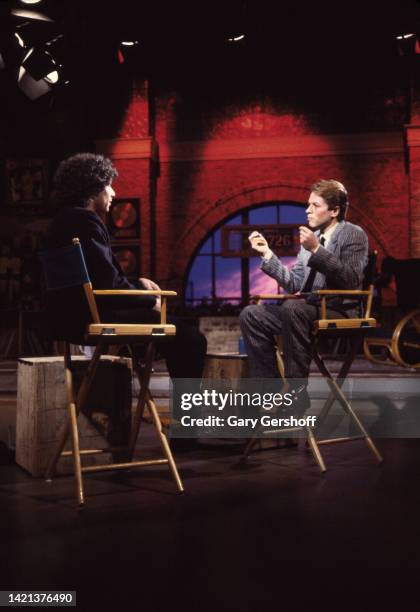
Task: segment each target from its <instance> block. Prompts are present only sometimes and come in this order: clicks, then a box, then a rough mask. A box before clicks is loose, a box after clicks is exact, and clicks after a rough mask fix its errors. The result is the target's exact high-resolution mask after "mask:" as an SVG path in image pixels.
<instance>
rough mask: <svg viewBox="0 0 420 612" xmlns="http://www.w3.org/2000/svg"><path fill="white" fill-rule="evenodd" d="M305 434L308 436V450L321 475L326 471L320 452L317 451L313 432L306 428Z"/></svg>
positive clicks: (317, 447)
mask: <svg viewBox="0 0 420 612" xmlns="http://www.w3.org/2000/svg"><path fill="white" fill-rule="evenodd" d="M306 431H307V434H308V444H309V448H310V449H311V451H312V454H313V456H314V459H315V461H316V462H317V464H318V467H319V469H320V471H321V474H324V473H325V472H326V471H327V468H326V466H325V463H324V459H323V457H322V455H321V451H320V450H319V446H318V444H317V441H316V438H315V436H314V432H313V431H312V429H311V428H310V427H307V428H306Z"/></svg>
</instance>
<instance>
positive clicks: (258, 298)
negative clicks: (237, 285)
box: [250, 293, 310, 304]
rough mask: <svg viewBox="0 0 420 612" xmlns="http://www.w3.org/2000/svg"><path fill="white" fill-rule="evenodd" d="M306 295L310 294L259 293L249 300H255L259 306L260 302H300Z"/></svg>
mask: <svg viewBox="0 0 420 612" xmlns="http://www.w3.org/2000/svg"><path fill="white" fill-rule="evenodd" d="M308 295H310V293H280V294H277V293H259V294H256V295H251V296H250V299H251V300H255V301H256V302H257V304H259V303H260V302H261V300H301V299H302V298H305V297H307V296H308Z"/></svg>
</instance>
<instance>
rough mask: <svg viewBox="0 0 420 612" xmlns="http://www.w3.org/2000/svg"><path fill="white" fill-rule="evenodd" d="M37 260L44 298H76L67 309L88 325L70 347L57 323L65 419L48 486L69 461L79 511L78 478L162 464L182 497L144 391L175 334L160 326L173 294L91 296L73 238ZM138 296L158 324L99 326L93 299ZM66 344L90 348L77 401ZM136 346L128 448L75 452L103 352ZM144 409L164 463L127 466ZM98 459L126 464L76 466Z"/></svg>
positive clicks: (94, 293) (164, 324) (165, 442)
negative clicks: (158, 350)
mask: <svg viewBox="0 0 420 612" xmlns="http://www.w3.org/2000/svg"><path fill="white" fill-rule="evenodd" d="M40 258H41V262H42V265H43V269H44V276H45V281H46V289H47V293H48V295H49V296H50V298H57V297H58V296H59V294H60V292H63V291H64V292H67V293H66V295H70V294H69V293H68V292H69V290H70V291H72V294H71V295H72V296H73V298H74V296H75V295H77V296H78V297H79V298H80V300H79V303H72V308H76V309H77V308H80V311H81V312H83V314H84V316H85V317H86V318H87V320H89V319H90V322H87V323H86V327H85V332H84V336H83V338H78V339H77V340H76V341H75V340H74V339H73V338H71V337H68V332H67V331H66V323H67V321H66V320H64V319H63V320H62V321H61V324H60V325H59V327H60V328H61V333H60V338H59V339H60V340H64V341H65V349H64V372H65V383H66V391H67V410H68V419H67V421H66V422H65V423H64V425H63V427H62V430H61V432H60V437H59V441H58V442H57V445H56V448H55V451H54V454H53V456H52V457H51V460H50V463H49V465H48V468H47V472H46V479H47V480H51V478H52V476H53V474H54V472H55V467H56V464H57V461H58V460H59V459H60V457H65V456H69V455H72V456H73V464H74V476H75V480H76V487H77V501H78V504H79V505H83V504H84V488H83V478H82V474H83V473H89V472H98V471H102V470H115V469H125V468H133V467H144V466H152V465H161V464H167V465H168V466H169V469H170V471H171V473H172V477H173V479H174V481H175V484H176V486H177V489H178V491H179V492H183V490H184V489H183V485H182V482H181V479H180V476H179V474H178V470H177V467H176V464H175V461H174V458H173V456H172V452H171V449H170V447H169V443H168V440H167V437H166V435H165V433H164V431H163V430H162V423H161V421H160V417H159V414H158V411H157V408H156V405H155V403H154V401H153V399H152V396H151V394H150V391H149V382H150V376H151V373H152V362H153V358H154V355H155V345H156V344H157V343H159V342H162V341H170V338H171V337H173V336H174V335H175V333H176V329H175V326H174V325H172V324H168V323H167V322H166V298H167V297H172V296H176V293H175V292H174V291H149V290H137V289H123V290H114V289H112V290H94V289H93V288H92V284H91V282H90V279H89V274H88V271H87V268H86V264H85V260H84V256H83V251H82V247H81V244H80V241H79V239H78V238H74V239H73V244H72V245H70V246H68V247H63V248H60V249H56V250H54V251H44V252H42V253H40ZM74 290H76V291H77V293H75V292H74ZM141 295H154V296H161V297H162V305H161V313H160V322H159V323H132V324H131V323H130V324H128V323H114V322H104V321H101V319H100V315H99V311H98V307H97V303H96V296H114V298H118V296H141ZM114 298H113V299H114ZM61 299H63V293H62V294H61ZM51 301H52V303H53V304H54V303H60V300H57V299H55V300H54V299H52V300H50V303H51ZM59 314H60V313H59ZM79 316H80V313H79ZM70 327H71V326H70ZM71 342H72V343H75V344H84V345H87V346H94V347H95V349H94V353H93V356H92V359H91V360H90V362H89V365H88V368H87V371H86V374H85V376H84V378H83V380H82V383H81V385H80V388H79V391H78V393H77V395H76V394H75V391H74V387H73V372H72V361H71V355H70V343H71ZM138 344H143V345H145V349H146V353H145V360H144V364H143V365H142V366H140V365H139V364H137V362H136V360H135V359H133V368H134V369H135V371H136V373H137V376H138V378H139V382H140V394H139V398H138V402H137V407H136V411H135V415H134V419H133V422H132V427H131V434H130V440H129V443H128V446H127V447H107V448H103V449H86V450H85V449H84V450H81V449H80V447H79V430H78V424H77V417H78V414H79V413H80V411H81V410H82V408H83V407H84V405H85V403H86V399H87V397H88V393H89V389H90V387H91V385H92V382H93V380H94V376H95V372H96V370H97V367H98V363H99V360H100V357H101V355H104V354H106V353H107V352H108V350H109V348H110V347H111V346H113V345H128V346H129V347H130V352H131V353H132V354H134V350H133V347H134V346H137V345H138ZM146 408H147V410H148V411H149V413H150V416H151V420H152V422H153V425H154V427H155V428H156V432H157V435H158V438H159V441H160V444H161V446H162V450H163V453H164V457H163V458H159V459H147V460H141V461H137V460H133V455H134V452H135V447H136V442H137V438H138V434H139V429H140V425H141V422H142V420H143V415H144V411H145V409H146ZM70 434H71V441H72V450H71V451H64V450H63V449H64V446H65V444H66V441H67V439H68V437H69V435H70ZM100 453H112V454H115V453H119V454H123V453H124V454H125V458H126V459H127V460H126V461H123V462H119V463H109V464H96V465H92V466H86V467H83V466H82V462H81V459H82V457H83V456H84V455H92V454H100Z"/></svg>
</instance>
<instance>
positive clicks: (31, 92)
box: [18, 48, 61, 100]
mask: <svg viewBox="0 0 420 612" xmlns="http://www.w3.org/2000/svg"><path fill="white" fill-rule="evenodd" d="M60 68H61V66H59V65H58V64H57V62H56V61H55V60H54V58H53V57H52V55H51V54H50V53H49V52H48V51H45V50H39V49H33V48H32V49H30V50H29V51H28V53H27V54H26V56H25V57H24V59H23V62H22V64H21V66H20V68H19V76H18V86H19V88H20V89H21V90H22V91H23V92H24V93H25V94H26V95H27V96H28V98H30V99H31V100H36V99H37V98H39V97H41V96H43V95H44V94H46V93H48V92H49V91H50V90H51V88H52V86H53V85H55V84H57V83H58V81H59V80H60V74H59V70H60Z"/></svg>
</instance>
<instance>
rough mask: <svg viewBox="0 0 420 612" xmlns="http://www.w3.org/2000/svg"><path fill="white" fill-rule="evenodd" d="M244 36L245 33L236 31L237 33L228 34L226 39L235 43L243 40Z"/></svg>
mask: <svg viewBox="0 0 420 612" xmlns="http://www.w3.org/2000/svg"><path fill="white" fill-rule="evenodd" d="M244 38H245V34H243V33H237V34H234V35H233V36H229V37H228V39H227V40H228V42H231V43H236V42H239V41H240V40H244Z"/></svg>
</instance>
